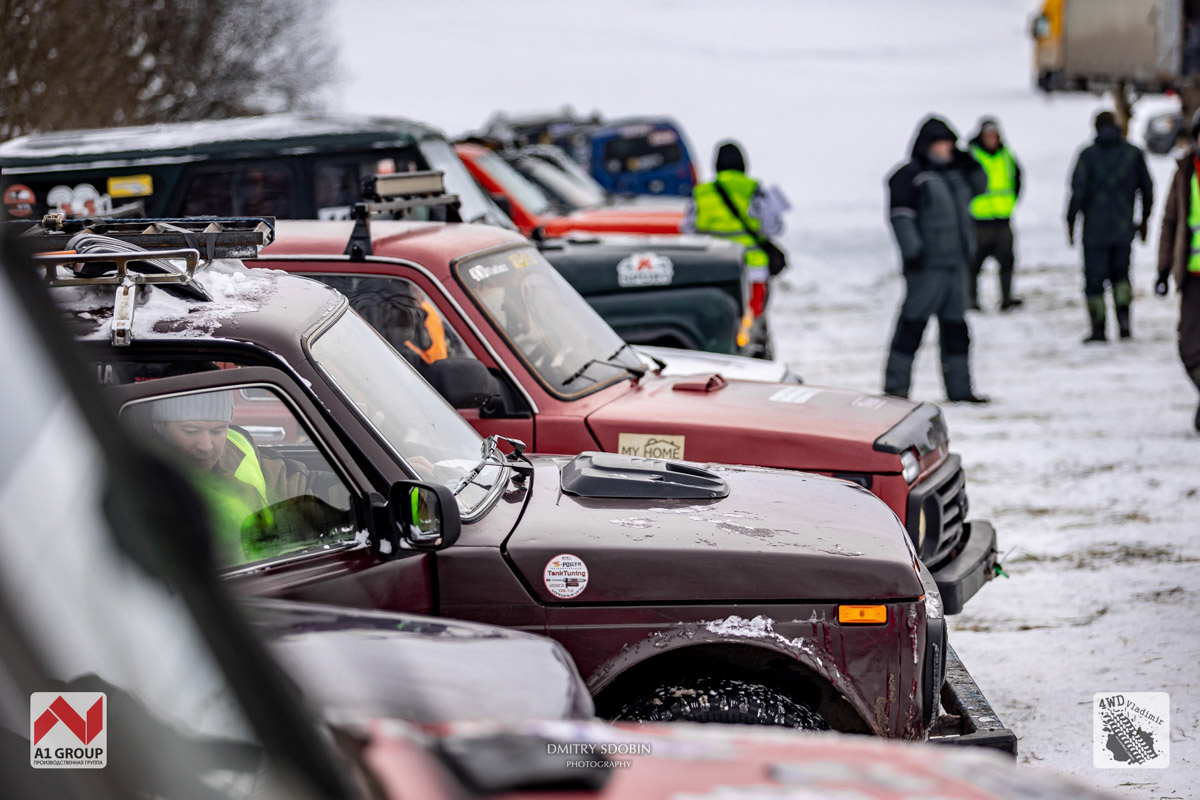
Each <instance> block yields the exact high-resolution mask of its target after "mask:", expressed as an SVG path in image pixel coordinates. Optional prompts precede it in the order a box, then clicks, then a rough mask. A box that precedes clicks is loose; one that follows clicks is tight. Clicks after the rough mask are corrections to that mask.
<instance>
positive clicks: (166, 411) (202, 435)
mask: <svg viewBox="0 0 1200 800" xmlns="http://www.w3.org/2000/svg"><path fill="white" fill-rule="evenodd" d="M122 418H123V420H124V421H126V422H127V423H128V424H129V425H130V426H131V428H132V429H133V430H134V431H136V432H137V433H138V434H139V435H141V436H143V437H144V438H145V439H146V440H147V441H149V442H151V443H153V444H154V445H155V446H157V447H158V448H159V449H160V450H162V451H163V452H165V453H167V454H168V456H169V457H171V458H172V459H174V460H175V461H176V463H178V465H179V466H180V468H181V469H182V470H183V472H184V473H185V474H186V475H187V477H188V478H189V480H190V481H191V483H192V485H193V487H194V488H195V489H196V491H197V494H199V495H200V497H201V499H203V500H204V501H205V504H206V506H207V508H208V512H209V516H210V521H211V522H212V527H213V528H214V543H215V550H216V552H217V556H218V559H219V561H220V562H221V564H222V565H223V566H226V567H234V566H240V565H243V564H248V563H253V562H256V561H261V560H264V559H269V558H277V557H279V556H287V555H297V554H301V553H311V552H314V551H323V550H326V549H328V548H330V547H333V546H336V545H343V544H348V543H352V542H354V541H355V536H356V532H357V531H358V529H359V527H360V525H359V522H358V520H357V518H356V515H355V511H354V504H353V503H352V501H351V492H350V489H349V488H348V486H347V484H346V481H345V480H344V479H343V478H342V476H341V475H340V474H339V473H338V472H337V471H336V470H335V469H334V468H333V467H332V466H331V465H330V462H329V460H328V459H327V458H326V457H325V455H324V453H323V452H322V451H321V449H320V448H319V447H318V446H317V445H316V439H314V437H313V435H312V432H311V431H309V430H308V429H307V427H306V426H305V424H304V423H303V422H302V421H301V420H299V419H298V418H297V416H296V414H295V413H293V411H292V410H291V407H290V406H289V405H288V404H287V403H286V402H285V401H284V400H283V398H282V397H281V396H280V395H279V394H278V392H277V390H276V389H274V388H272V387H268V386H245V385H243V386H231V387H229V388H222V389H216V390H212V389H210V390H205V391H197V392H187V393H180V394H172V395H166V396H161V397H154V398H150V399H145V400H137V401H133V402H130V403H128V404H126V406H125V407H124V408H123V409H122Z"/></svg>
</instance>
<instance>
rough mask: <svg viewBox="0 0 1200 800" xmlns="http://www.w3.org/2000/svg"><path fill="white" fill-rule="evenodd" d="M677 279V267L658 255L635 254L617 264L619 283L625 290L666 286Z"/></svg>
mask: <svg viewBox="0 0 1200 800" xmlns="http://www.w3.org/2000/svg"><path fill="white" fill-rule="evenodd" d="M674 277H675V265H674V264H672V263H671V259H669V258H667V257H666V256H660V255H659V254H658V253H634V254H633V255H630V256H626V257H625V258H622V259H621V260H620V261H619V262H618V263H617V283H618V284H619V285H620V286H622V287H624V288H633V287H638V286H666V285H667V284H669V283H670V282H671V281H672V280H673V279H674Z"/></svg>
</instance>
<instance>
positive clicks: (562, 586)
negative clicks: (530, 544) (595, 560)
mask: <svg viewBox="0 0 1200 800" xmlns="http://www.w3.org/2000/svg"><path fill="white" fill-rule="evenodd" d="M542 580H543V581H544V582H545V584H546V589H547V590H548V591H549V592H550V594H552V595H554V596H555V597H557V598H559V599H561V600H570V599H571V598H572V597H578V596H579V595H581V594H583V590H584V589H586V588H587V584H588V568H587V564H585V563H583V559H582V558H580V557H579V556H573V555H571V554H570V553H563V554H561V555H557V556H555V557H554V558H552V559H550V560H549V561H547V562H546V569H545V570H544V571H543V572H542Z"/></svg>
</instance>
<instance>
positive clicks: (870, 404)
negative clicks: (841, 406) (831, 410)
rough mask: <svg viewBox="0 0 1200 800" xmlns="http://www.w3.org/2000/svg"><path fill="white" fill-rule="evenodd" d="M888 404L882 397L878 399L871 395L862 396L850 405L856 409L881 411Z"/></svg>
mask: <svg viewBox="0 0 1200 800" xmlns="http://www.w3.org/2000/svg"><path fill="white" fill-rule="evenodd" d="M886 403H887V401H886V400H884V399H883V398H882V397H876V396H874V395H870V394H860V395H859V396H858V397H856V398H854V400H852V401H851V402H850V405H852V406H854V407H856V408H870V409H880V408H883V406H884V405H885V404H886Z"/></svg>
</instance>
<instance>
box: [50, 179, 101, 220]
mask: <svg viewBox="0 0 1200 800" xmlns="http://www.w3.org/2000/svg"><path fill="white" fill-rule="evenodd" d="M46 205H48V206H50V210H51V211H53V212H56V213H59V214H66V215H67V216H71V217H86V216H93V215H96V214H107V213H109V212H110V211H112V208H113V206H112V198H111V197H109V196H108V195H107V194H100V190H99V189H97V188H96V187H95V186H92V185H91V184H90V183H81V184H79V185H78V186H76V187H74V188H71V187H70V186H66V185H64V184H59V185H58V186H55V187H54V188H53V189H51V190H50V191H49V192H47V194H46Z"/></svg>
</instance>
